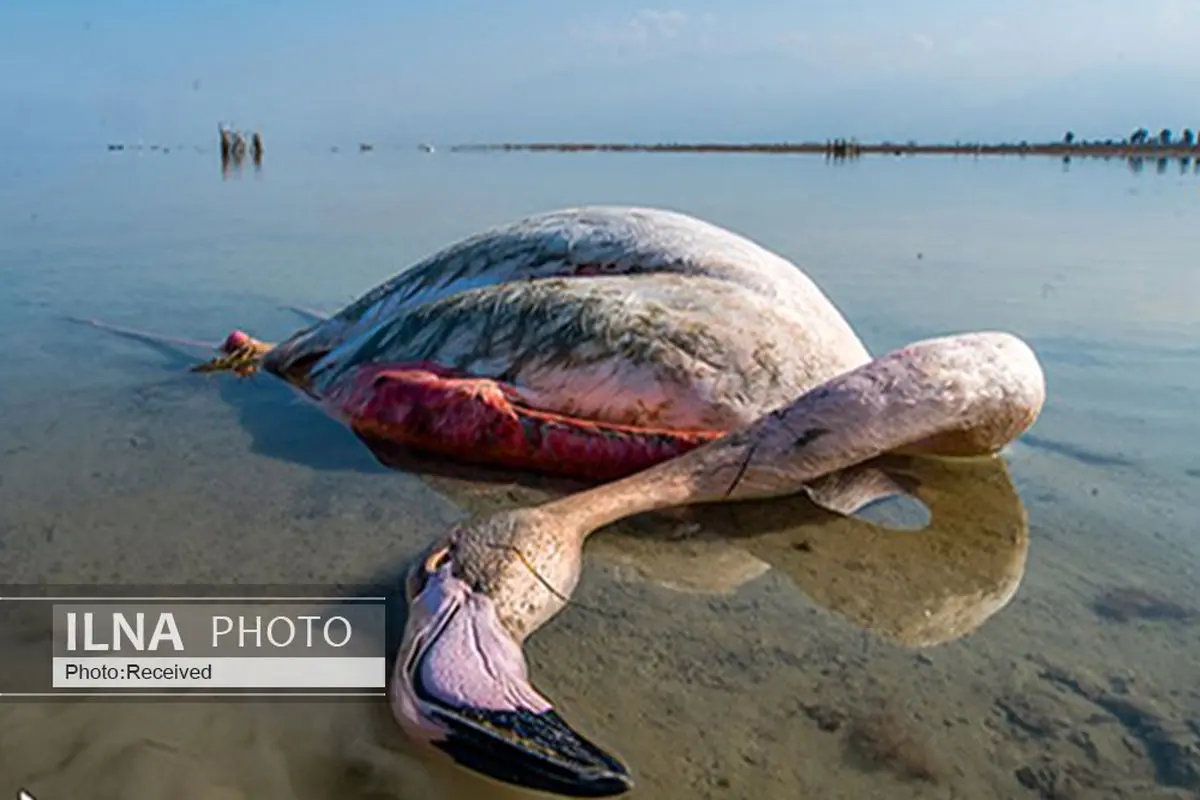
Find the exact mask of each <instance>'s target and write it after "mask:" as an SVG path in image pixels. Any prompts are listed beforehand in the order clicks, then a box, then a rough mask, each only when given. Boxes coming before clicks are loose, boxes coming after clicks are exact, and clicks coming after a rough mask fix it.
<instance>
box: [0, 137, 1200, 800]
mask: <svg viewBox="0 0 1200 800" xmlns="http://www.w3.org/2000/svg"><path fill="white" fill-rule="evenodd" d="M5 159H7V160H6V161H4V162H0V177H2V178H3V179H2V180H0V352H4V353H5V355H6V357H5V360H4V362H3V364H2V365H0V582H2V583H29V582H39V581H40V582H53V583H99V584H113V583H117V584H136V583H184V582H189V583H205V582H210V583H222V584H225V583H243V584H263V583H276V584H301V583H304V584H329V583H335V582H336V583H349V584H359V583H362V584H365V583H368V582H370V581H373V580H377V579H379V578H380V577H381V576H386V575H389V574H395V573H396V572H397V571H398V570H399V569H400V568H401V567H402V565H403V564H404V562H405V559H406V558H408V557H409V556H411V555H412V554H413V553H414V552H415V551H416V550H417V549H418V548H419V547H420V546H421V545H422V544H423V543H424V542H425V541H426V540H427V539H428V538H429V537H431V536H432V535H434V534H435V533H436V532H437V531H439V530H441V529H442V528H443V527H444V526H446V525H447V524H449V523H450V522H452V521H453V520H456V519H458V518H460V517H461V516H462V515H463V514H464V513H466V512H467V511H473V510H479V509H483V508H489V507H495V506H497V505H511V504H516V503H524V502H531V501H532V500H534V499H536V498H537V497H541V496H545V494H546V493H547V492H548V491H553V490H552V489H549V490H548V489H546V488H545V487H541V488H538V487H536V486H535V487H534V488H529V487H527V486H520V485H508V484H500V485H496V484H485V483H480V482H479V481H476V480H469V479H466V478H461V477H460V478H453V477H446V476H429V475H426V476H424V477H421V476H417V475H412V474H403V473H399V472H395V471H389V470H386V469H384V468H382V467H380V466H379V465H378V464H376V462H375V461H374V460H373V459H372V458H371V456H370V455H369V454H368V453H367V452H366V451H365V450H364V449H363V448H362V446H361V445H359V444H358V442H357V441H356V440H354V438H353V437H352V436H350V435H349V434H347V433H346V432H345V431H343V430H341V429H340V428H339V427H338V426H337V425H335V424H333V423H331V422H329V421H327V420H326V419H324V418H323V417H322V416H321V415H320V414H319V413H318V412H316V411H315V410H313V409H312V408H310V407H309V406H307V405H305V404H303V403H301V402H299V401H298V400H296V399H295V397H294V396H293V395H292V394H290V393H289V392H288V391H287V390H286V389H285V388H283V387H282V386H280V385H277V384H276V383H273V382H271V381H269V380H267V379H258V380H255V381H251V382H237V381H233V380H230V379H226V378H212V379H210V378H204V377H200V376H195V375H190V374H187V373H186V372H185V371H184V370H185V368H186V367H187V366H188V365H189V364H190V363H191V361H190V360H189V358H188V357H185V356H181V355H180V354H178V353H173V352H171V351H169V350H165V349H160V348H153V347H149V346H147V345H145V344H143V343H139V342H136V341H131V340H128V339H125V338H122V337H118V336H113V335H111V334H107V333H102V332H99V331H96V330H94V329H90V328H86V327H82V326H78V325H74V324H71V323H69V322H66V321H65V320H64V319H63V317H64V315H76V316H82V317H103V318H104V319H107V320H109V321H112V322H115V323H117V324H123V325H127V326H132V327H138V328H147V329H153V330H160V331H165V332H169V333H172V334H175V335H179V336H185V337H189V338H199V339H205V340H209V339H214V340H215V339H217V338H219V337H220V336H222V335H223V334H224V333H226V332H227V331H229V330H230V329H232V328H233V327H242V328H245V329H247V330H249V331H251V332H252V333H254V334H255V335H258V336H261V337H263V338H266V339H274V338H278V337H282V336H285V335H286V334H288V333H289V332H291V331H292V330H293V329H295V328H297V327H299V326H300V325H302V324H303V322H304V320H303V319H302V318H301V317H300V316H298V315H297V314H296V313H295V312H294V311H290V310H287V309H286V308H285V306H288V305H298V306H306V307H315V308H319V309H324V310H336V309H337V308H338V307H339V306H340V305H341V304H343V303H345V302H346V301H348V300H351V299H353V298H354V297H355V296H357V295H358V294H359V293H361V292H362V291H364V290H366V289H368V288H370V287H371V286H373V285H375V284H376V283H377V282H379V281H380V280H382V279H384V278H386V277H388V276H390V275H391V274H393V273H394V272H396V271H397V270H399V269H401V268H403V267H404V266H406V265H408V264H410V263H412V262H414V261H416V260H417V259H419V258H420V257H422V256H424V255H426V254H427V253H429V252H431V251H432V250H434V249H435V248H437V247H439V246H441V245H443V244H446V243H449V242H450V241H453V240H454V239H457V238H458V237H460V236H464V235H467V234H469V233H472V232H475V231H476V230H479V229H481V228H483V227H486V226H488V225H491V224H495V223H500V222H504V221H508V220H510V219H513V218H516V217H519V216H521V215H524V214H527V213H532V212H536V211H540V210H546V209H550V208H555V207H561V206H568V205H579V204H584V203H629V204H639V205H661V206H666V207H672V208H677V209H680V210H684V211H688V212H690V213H693V214H696V215H698V216H700V217H703V218H706V219H709V220H711V221H714V222H716V223H718V224H722V225H724V226H726V227H730V228H732V229H735V230H738V231H740V232H743V233H745V234H747V235H749V236H751V237H752V238H754V239H756V240H758V241H759V242H761V243H762V244H764V245H766V246H768V247H770V248H772V249H774V250H777V251H779V252H781V253H782V254H784V255H785V256H787V257H789V258H791V259H793V260H794V261H796V262H797V263H798V264H800V265H801V266H803V267H804V268H805V269H806V270H807V271H808V272H809V274H810V275H812V276H813V278H814V279H815V280H816V281H817V282H818V283H819V284H820V285H821V286H822V288H823V289H825V291H826V292H827V293H828V294H829V295H830V296H831V297H832V299H833V300H834V302H835V303H836V304H837V305H838V306H839V307H840V308H841V309H842V310H843V312H844V313H845V314H846V316H847V317H848V318H849V319H850V321H851V322H852V323H853V324H854V325H855V327H856V328H857V329H858V330H859V332H860V334H861V335H862V337H863V339H864V341H866V342H867V344H868V345H869V346H870V347H871V349H872V350H873V351H874V352H877V353H881V352H884V351H886V350H889V349H891V348H893V347H896V346H899V345H902V344H904V343H906V342H908V341H912V340H914V339H918V338H922V337H926V336H932V335H937V334H941V333H948V332H955V331H963V330H971V329H1004V330H1010V331H1013V332H1015V333H1018V334H1020V335H1022V336H1024V337H1026V338H1027V339H1028V340H1029V341H1030V342H1031V343H1032V344H1033V346H1034V347H1035V349H1036V350H1037V352H1038V353H1039V355H1040V357H1041V358H1042V360H1043V364H1044V367H1045V369H1046V373H1047V380H1048V389H1049V399H1048V402H1047V406H1046V410H1045V413H1044V415H1043V417H1042V419H1041V420H1040V421H1039V422H1038V424H1037V426H1036V427H1035V428H1034V430H1033V431H1032V433H1031V434H1030V435H1029V436H1028V437H1026V438H1025V439H1024V440H1023V441H1021V442H1019V443H1017V444H1016V445H1014V446H1013V447H1012V448H1011V451H1010V452H1009V453H1008V454H1007V459H1006V461H1007V466H1004V465H1000V464H990V465H978V464H976V465H958V466H956V467H948V466H944V465H936V464H935V465H931V464H907V465H905V468H906V469H910V470H912V471H913V472H914V474H915V475H917V477H918V478H919V479H920V480H921V482H922V485H923V487H924V488H923V493H924V494H923V496H924V497H925V499H926V500H927V501H928V502H929V505H930V507H931V508H932V509H933V517H934V523H933V526H932V529H931V530H929V531H925V532H923V533H915V534H914V533H897V532H889V531H881V530H880V529H878V528H876V527H872V526H869V525H867V524H866V523H864V522H862V521H855V520H839V519H833V518H831V517H829V516H827V515H823V514H819V513H817V512H816V511H814V510H813V509H812V508H811V507H810V506H808V505H806V504H805V503H801V502H799V501H786V502H779V503H771V504H759V505H755V506H746V507H742V508H737V509H734V508H712V509H702V510H699V511H696V512H692V513H690V514H687V515H673V516H666V517H658V518H653V519H645V520H638V521H635V523H634V524H632V525H627V526H624V527H622V528H619V529H617V530H613V531H610V532H606V533H604V534H601V535H599V536H597V537H596V538H595V539H594V540H593V541H592V542H590V543H589V547H588V553H589V558H588V562H587V566H586V570H585V576H584V580H583V583H582V585H581V587H580V589H579V592H578V594H577V596H576V598H575V599H576V600H577V605H576V606H575V607H573V608H569V609H568V610H567V611H565V612H564V613H563V614H562V615H561V616H560V617H558V618H556V619H555V620H554V621H553V622H552V623H551V624H550V625H549V626H548V627H547V628H545V629H544V630H543V631H541V632H539V633H538V634H537V635H536V636H535V637H534V639H533V640H532V641H531V642H530V644H529V647H528V654H529V658H530V665H531V669H532V670H533V674H534V677H535V681H536V682H537V683H538V684H539V686H541V687H542V688H543V689H544V691H545V692H546V693H547V694H548V695H549V696H550V697H552V698H554V699H555V700H556V701H557V703H558V705H559V708H560V710H561V711H562V713H563V714H564V715H565V716H566V717H567V718H568V719H570V720H571V721H572V722H574V723H576V724H577V725H578V726H579V727H580V728H581V729H582V730H584V731H585V732H586V733H588V734H589V735H591V736H593V737H594V738H595V739H597V740H598V741H599V742H601V743H604V744H605V745H607V746H609V747H610V748H612V749H614V750H615V751H616V752H618V753H620V754H621V755H622V756H623V758H624V759H625V760H626V761H627V762H628V763H629V764H630V765H631V767H632V769H633V771H634V773H635V776H636V779H637V781H638V788H637V789H636V790H635V792H634V793H633V795H632V796H633V797H637V798H664V799H666V800H671V799H672V798H699V797H720V798H726V797H729V798H738V797H756V798H793V797H804V796H812V797H824V798H841V797H846V798H860V797H888V798H905V797H933V798H942V797H945V798H951V797H965V798H986V797H1014V798H1016V797H1059V796H1075V797H1137V798H1158V797H1163V798H1166V797H1190V796H1194V795H1195V793H1196V792H1198V791H1200V749H1198V743H1200V690H1198V689H1197V686H1196V680H1195V668H1194V666H1192V665H1194V664H1195V663H1196V660H1197V659H1198V658H1200V618H1197V617H1196V616H1195V615H1194V613H1200V599H1198V593H1197V588H1198V584H1200V578H1198V577H1197V565H1198V564H1200V524H1198V519H1200V512H1198V511H1197V509H1200V503H1198V502H1197V500H1200V454H1198V453H1197V450H1196V445H1195V443H1196V442H1197V441H1200V436H1198V434H1200V421H1198V419H1197V416H1196V414H1195V413H1194V411H1193V410H1192V409H1193V408H1194V401H1193V398H1194V397H1195V396H1196V393H1197V389H1200V377H1198V376H1200V371H1198V370H1197V369H1196V366H1197V364H1198V363H1200V312H1197V311H1196V298H1197V297H1200V272H1197V271H1196V269H1195V264H1196V262H1197V258H1198V257H1200V228H1197V227H1196V226H1195V225H1194V224H1192V218H1193V216H1194V215H1195V213H1196V211H1197V210H1198V209H1200V176H1196V175H1194V174H1192V173H1191V172H1190V171H1188V172H1187V173H1186V174H1184V173H1181V172H1180V170H1178V169H1176V168H1175V167H1174V165H1172V166H1171V168H1169V169H1167V170H1166V171H1164V172H1162V173H1161V174H1160V173H1158V172H1157V171H1156V170H1154V169H1153V168H1150V169H1147V170H1145V171H1143V172H1141V173H1134V172H1132V171H1130V170H1128V169H1126V168H1125V166H1124V165H1123V164H1121V163H1119V162H1115V161H1114V162H1109V163H1105V162H1092V163H1080V162H1076V163H1074V164H1072V165H1071V166H1070V168H1069V169H1066V170H1065V169H1063V167H1062V166H1061V165H1060V164H1058V163H1056V162H1051V161H1046V160H1036V159H1029V160H991V161H989V160H972V159H944V160H937V159H929V160H922V159H896V160H883V159H867V160H863V161H860V162H857V163H852V164H844V165H838V166H831V165H828V164H826V163H824V162H822V161H821V160H819V159H811V158H788V157H769V156H767V157H758V156H737V157H720V156H688V155H663V156H652V155H627V156H619V155H617V156H606V155H602V154H598V155H570V156H567V155H562V156H556V155H540V156H539V155H515V154H514V155H503V156H501V155H468V154H462V155H454V154H444V153H438V154H436V155H433V156H424V155H421V154H419V153H413V154H410V153H407V152H402V153H397V152H387V151H376V152H374V153H370V154H358V153H343V154H331V153H319V152H307V153H306V152H287V151H285V150H272V151H271V152H269V153H268V154H267V163H266V165H265V167H264V169H263V170H262V172H261V173H257V172H255V171H254V170H253V169H252V168H247V169H246V170H245V171H244V173H243V174H241V175H238V176H228V177H223V176H222V174H221V173H220V170H219V165H218V163H217V157H216V155H215V154H214V153H211V152H208V153H197V152H195V150H194V149H192V148H183V149H175V150H173V151H172V152H171V153H170V154H165V155H164V154H162V153H150V152H146V153H141V154H138V153H131V152H126V153H111V154H110V153H105V152H102V151H101V152H97V153H60V154H56V155H53V156H51V154H48V153H30V154H25V155H23V156H21V157H20V158H16V157H13V156H12V155H6V156H5ZM1151 166H1153V165H1151ZM697 523H698V524H697ZM1130 589H1140V590H1143V591H1144V593H1146V594H1147V595H1148V597H1149V599H1152V600H1153V599H1157V600H1160V601H1171V602H1175V603H1177V604H1178V605H1179V606H1180V607H1181V609H1182V610H1181V611H1180V613H1176V614H1161V613H1156V611H1155V609H1156V608H1162V606H1161V604H1160V605H1159V606H1155V605H1154V604H1153V603H1141V604H1139V603H1138V602H1134V601H1133V600H1130V598H1131V597H1132V598H1135V600H1136V599H1137V595H1136V593H1131V592H1130V591H1128V590H1130ZM1114 590H1121V591H1118V592H1116V593H1115V594H1113V593H1112V592H1114ZM1122 592H1123V593H1122ZM1114 604H1115V605H1114ZM1114 607H1116V608H1117V609H1118V610H1117V613H1114V611H1113V609H1114ZM1188 612H1193V614H1192V615H1189V613H1188ZM17 646H18V645H17V644H12V643H9V644H6V645H5V647H6V651H8V650H10V648H14V647H17ZM0 721H2V722H3V724H0V793H3V792H8V791H14V790H15V789H16V788H17V786H19V785H24V786H26V787H28V788H29V789H30V790H32V791H33V792H34V794H35V795H36V796H37V797H38V798H39V799H41V798H47V797H48V798H55V797H84V796H86V797H89V798H98V799H99V798H110V797H111V798H118V797H119V798H130V797H133V798H146V800H157V798H164V800H165V799H166V798H293V797H295V798H306V799H307V798H327V797H338V798H355V797H359V798H380V797H399V798H437V797H446V798H451V797H453V798H486V797H528V796H529V795H521V794H520V793H517V792H514V791H510V790H507V789H503V788H500V787H498V786H496V785H494V784H490V783H486V782H483V781H480V780H478V779H475V778H473V777H472V776H470V775H466V774H463V773H460V772H458V771H456V770H454V769H451V768H446V767H445V766H443V765H439V764H437V763H429V762H428V761H427V760H425V759H423V758H422V757H421V756H420V754H416V753H413V752H410V751H409V750H408V749H407V748H406V745H405V743H404V742H403V741H402V739H401V737H400V735H399V734H398V732H397V730H396V729H395V725H394V724H393V723H392V722H391V721H390V719H389V717H388V714H387V712H386V710H385V709H383V708H381V707H380V704H377V703H368V702H356V703H349V702H341V703H335V702H321V703H308V704H296V703H293V704H284V703H269V704H268V703H257V704H228V703H227V704H218V703H198V702H197V703H176V704H151V703H141V704H128V703H113V702H104V703H98V702H97V703H79V704H62V703H56V704H45V705H35V704H29V703H11V704H9V705H5V706H0ZM6 787H10V788H6Z"/></svg>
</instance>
